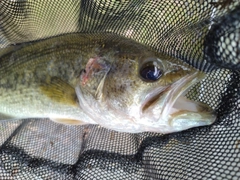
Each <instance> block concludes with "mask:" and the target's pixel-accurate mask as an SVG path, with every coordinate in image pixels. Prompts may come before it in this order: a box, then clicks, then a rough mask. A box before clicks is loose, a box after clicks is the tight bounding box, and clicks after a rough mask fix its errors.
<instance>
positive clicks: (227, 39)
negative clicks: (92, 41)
mask: <svg viewBox="0 0 240 180" xmlns="http://www.w3.org/2000/svg"><path fill="white" fill-rule="evenodd" d="M106 32H107V33H113V34H117V35H121V36H124V37H127V38H130V39H133V40H135V41H137V42H139V43H141V44H144V45H146V46H148V47H150V48H152V49H153V50H155V51H158V52H160V53H163V54H166V55H170V56H173V57H175V58H178V59H179V60H182V61H185V62H187V63H189V64H191V65H192V66H194V67H196V68H197V69H199V70H202V71H204V72H206V73H207V77H206V78H205V79H204V80H203V81H201V82H200V83H198V84H197V85H196V86H195V87H194V88H193V89H192V90H190V91H189V93H188V94H187V96H188V97H189V98H190V99H194V100H198V101H202V102H205V103H207V104H209V105H210V106H211V107H212V108H213V109H214V110H215V111H216V113H217V120H216V122H215V123H214V124H213V125H210V126H205V127H197V128H193V129H189V130H186V131H183V132H179V133H172V134H165V135H163V134H158V133H151V132H144V133H137V134H130V133H120V132H115V131H112V130H108V129H105V128H102V127H100V126H98V125H83V126H67V125H61V124H57V123H54V122H52V121H50V120H48V119H25V120H18V121H4V122H1V123H0V179H1V180H4V179H6V180H7V179H24V180H26V179H47V180H49V179H53V180H55V179H57V180H60V179H70V180H71V179H115V180H116V179H235V180H237V179H240V71H239V69H240V2H239V0H178V1H177V0H164V1H160V0H159V1H158V0H82V1H80V0H68V1H65V0H59V1H53V0H44V1H34V0H1V1H0V48H1V49H0V55H3V54H5V53H6V52H10V51H11V50H12V47H14V45H16V44H21V43H25V42H30V41H35V40H41V39H45V38H49V37H53V36H57V35H60V34H71V33H106ZM196 89H198V90H199V92H198V93H195V91H196Z"/></svg>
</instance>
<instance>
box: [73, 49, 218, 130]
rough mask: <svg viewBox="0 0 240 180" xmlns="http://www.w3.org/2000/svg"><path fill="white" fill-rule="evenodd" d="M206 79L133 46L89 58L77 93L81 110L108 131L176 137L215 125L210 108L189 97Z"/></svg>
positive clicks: (172, 60)
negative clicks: (144, 132)
mask: <svg viewBox="0 0 240 180" xmlns="http://www.w3.org/2000/svg"><path fill="white" fill-rule="evenodd" d="M104 53H105V55H102V54H104ZM204 76H205V74H204V73H202V72H200V71H198V70H196V69H194V68H192V67H191V66H189V65H187V64H185V63H183V62H181V61H180V60H176V59H174V58H170V57H164V56H160V55H158V54H156V53H153V52H151V51H149V50H145V49H144V48H136V47H130V46H129V47H127V48H125V49H120V50H119V49H118V50H116V49H111V50H108V51H106V52H102V53H96V55H94V56H92V57H89V59H88V61H87V63H86V67H85V69H84V70H83V71H82V73H81V75H80V80H79V84H78V85H77V87H76V93H77V96H78V99H79V104H80V106H81V108H82V109H83V110H84V111H85V112H86V113H87V114H88V115H89V116H90V117H91V118H92V119H93V120H94V121H95V122H97V123H98V124H100V125H102V126H104V127H107V128H111V129H114V130H117V131H123V132H133V133H136V132H143V131H153V132H159V133H172V132H178V131H182V130H185V129H189V128H192V127H197V126H204V125H209V124H212V123H213V122H214V120H215V118H216V117H215V115H214V112H213V110H212V109H211V108H210V107H209V106H208V105H206V104H203V103H201V102H195V101H192V100H189V99H187V98H186V97H185V95H186V93H187V92H188V90H189V89H190V88H191V87H192V86H193V85H194V84H196V83H197V82H199V81H200V80H202V79H203V78H204Z"/></svg>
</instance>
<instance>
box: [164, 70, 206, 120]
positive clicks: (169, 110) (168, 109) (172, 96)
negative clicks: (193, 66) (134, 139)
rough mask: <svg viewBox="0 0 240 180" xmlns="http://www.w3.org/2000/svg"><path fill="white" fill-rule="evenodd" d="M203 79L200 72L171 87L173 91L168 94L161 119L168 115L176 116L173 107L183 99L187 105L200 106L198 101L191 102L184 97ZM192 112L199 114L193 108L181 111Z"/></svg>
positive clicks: (182, 79)
mask: <svg viewBox="0 0 240 180" xmlns="http://www.w3.org/2000/svg"><path fill="white" fill-rule="evenodd" d="M201 79H203V76H201V74H200V72H199V71H197V72H194V73H193V74H189V75H188V76H187V77H186V76H185V77H183V78H181V79H180V80H178V81H177V82H175V83H174V84H172V85H171V87H173V88H172V90H170V91H169V92H167V95H166V98H165V100H164V103H163V106H162V107H163V108H162V111H161V113H160V114H161V117H160V118H166V117H168V115H172V114H174V113H175V112H174V110H173V106H174V105H175V104H176V102H177V101H178V100H179V99H180V98H182V99H184V100H185V103H194V104H200V103H198V102H196V101H191V100H189V99H187V98H186V97H184V95H185V94H186V93H187V92H188V90H189V89H190V88H191V87H192V86H193V84H196V83H197V82H199V81H200V80H201ZM182 110H183V111H191V112H199V110H198V109H193V108H191V107H190V108H183V107H181V109H179V111H182ZM179 111H178V112H179Z"/></svg>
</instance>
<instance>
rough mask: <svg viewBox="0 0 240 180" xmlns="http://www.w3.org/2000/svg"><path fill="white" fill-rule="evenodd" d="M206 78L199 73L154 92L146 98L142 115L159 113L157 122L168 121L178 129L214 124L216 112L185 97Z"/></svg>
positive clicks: (156, 118) (189, 75)
mask: <svg viewBox="0 0 240 180" xmlns="http://www.w3.org/2000/svg"><path fill="white" fill-rule="evenodd" d="M204 77H205V75H204V74H203V73H201V72H199V71H197V72H194V73H192V74H188V75H186V76H184V77H183V78H181V79H180V80H178V81H177V82H175V83H173V84H172V85H170V86H168V87H165V88H159V89H156V90H154V92H152V93H150V95H149V96H148V97H147V98H145V100H144V103H143V105H142V107H141V112H142V114H143V113H149V112H150V111H151V112H153V111H155V112H157V111H158V117H156V116H155V120H156V121H162V120H165V121H168V124H169V125H170V126H175V127H176V128H177V127H181V128H183V126H186V128H183V129H188V128H191V127H195V126H204V125H209V124H212V123H213V122H214V121H215V119H216V116H215V113H214V111H213V110H212V109H211V108H210V107H209V106H208V105H207V104H204V103H201V102H197V101H193V100H190V99H187V98H186V97H185V95H186V94H187V92H188V91H189V89H190V88H191V87H192V86H193V85H194V84H196V83H197V82H199V81H200V80H202V79H203V78H204ZM159 111H160V116H159ZM153 114H154V113H153ZM181 130H182V129H181Z"/></svg>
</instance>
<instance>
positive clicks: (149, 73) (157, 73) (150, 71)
mask: <svg viewBox="0 0 240 180" xmlns="http://www.w3.org/2000/svg"><path fill="white" fill-rule="evenodd" d="M140 75H141V77H142V78H143V79H144V80H147V81H156V80H158V79H159V78H160V77H161V76H162V71H161V70H160V69H159V68H158V67H157V66H155V65H154V64H147V65H144V66H143V68H142V69H141V70H140Z"/></svg>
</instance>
